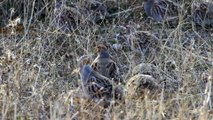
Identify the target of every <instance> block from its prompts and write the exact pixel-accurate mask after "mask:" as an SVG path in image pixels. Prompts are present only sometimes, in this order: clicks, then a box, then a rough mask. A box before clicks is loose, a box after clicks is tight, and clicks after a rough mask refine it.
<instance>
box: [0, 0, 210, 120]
mask: <svg viewBox="0 0 213 120" xmlns="http://www.w3.org/2000/svg"><path fill="white" fill-rule="evenodd" d="M186 2H187V1H186ZM186 2H185V1H183V2H181V4H184V3H186ZM68 3H69V2H68ZM74 3H75V4H77V5H78V6H81V5H83V4H84V2H82V1H74ZM103 3H104V4H106V6H107V7H108V8H110V10H109V11H110V12H111V14H114V15H115V16H114V17H113V18H110V20H109V21H104V23H102V24H101V23H97V24H93V23H91V22H89V20H87V17H88V18H89V16H88V13H85V14H84V13H83V12H82V11H81V17H82V18H79V19H80V21H79V23H78V27H77V29H76V30H74V31H72V32H68V33H65V32H63V31H61V30H59V28H57V27H54V25H53V23H54V19H55V18H56V16H54V13H53V9H54V2H49V1H47V0H30V1H26V0H3V2H1V1H0V5H1V7H2V10H4V12H5V14H6V15H5V16H4V17H5V18H4V21H2V22H1V21H0V22H1V23H0V25H1V30H0V119H2V120H4V119H14V120H15V119H18V120H25V119H42V120H43V119H44V120H45V119H52V120H56V119H57V120H61V119H62V120H63V119H67V120H69V119H79V120H81V119H83V120H84V119H85V120H88V119H89V120H95V119H102V118H104V119H115V120H117V119H125V120H146V119H163V120H166V119H172V120H176V119H180V120H190V119H191V120H194V119H195V120H198V119H199V120H211V119H213V105H212V104H213V94H212V90H213V83H212V82H213V81H212V74H213V67H212V64H213V34H212V33H211V30H210V28H209V29H207V30H204V29H202V28H201V27H199V26H198V27H196V26H193V25H192V21H190V20H189V21H185V20H181V19H180V21H179V23H178V25H176V27H174V28H170V27H168V26H167V25H166V24H158V23H156V22H154V21H152V20H150V19H149V18H147V17H146V15H145V14H144V11H143V8H142V1H140V0H135V1H131V2H129V1H127V0H126V1H125V0H121V1H118V2H115V1H110V0H105V1H104V0H103ZM3 5H4V6H3ZM5 5H6V6H5ZM12 8H14V13H11V11H10V10H12ZM0 10H1V9H0ZM0 13H1V11H0ZM0 17H1V16H0ZM17 17H18V18H21V23H23V24H21V25H16V24H15V23H13V24H12V22H10V23H9V20H15V18H17ZM180 18H181V15H180ZM13 22H17V21H13ZM8 24H12V25H10V27H7V28H6V27H5V26H6V25H8ZM141 31H146V32H147V33H149V34H151V35H153V36H154V37H156V38H157V39H158V44H153V43H152V42H153V41H151V40H153V38H152V37H153V36H152V37H151V38H142V37H141V36H140V35H138V34H137V33H140V32H141ZM143 40H144V41H145V42H144V43H143V42H142V43H139V42H140V41H143ZM99 43H103V44H105V45H107V46H108V47H109V51H110V54H111V55H112V56H113V58H114V60H115V61H116V63H117V64H118V66H119V68H120V72H121V74H122V76H123V78H124V79H125V81H126V82H128V79H129V78H130V77H131V70H132V69H133V67H134V66H136V65H137V64H139V63H152V64H155V65H156V66H157V67H158V68H160V69H161V70H162V71H164V73H165V74H167V75H169V76H172V77H173V78H174V79H176V80H177V81H179V82H180V84H179V86H178V89H177V90H176V91H175V93H172V94H169V93H166V92H164V91H161V93H159V95H158V96H157V97H156V98H155V99H150V97H149V96H148V95H149V94H148V93H147V94H145V96H144V99H129V98H130V97H129V96H125V104H123V103H121V104H117V105H111V106H110V107H109V108H103V107H102V106H99V105H98V104H97V103H95V102H93V101H90V100H88V99H87V98H86V97H85V95H84V93H83V91H82V89H81V86H80V85H81V84H80V80H79V76H78V74H75V72H73V70H75V69H76V68H77V67H78V66H77V65H78V64H77V59H78V58H79V57H80V56H81V55H85V54H86V55H91V56H92V57H93V58H95V57H96V54H95V53H94V47H95V46H96V45H97V44H99ZM140 45H142V46H143V48H141V47H140ZM147 46H148V47H147ZM156 49H158V50H157V51H155V50H156ZM159 49H160V50H159ZM145 50H148V51H145ZM169 61H170V62H171V61H172V62H171V63H173V64H172V65H173V66H172V68H171V66H169V65H171V64H167V63H169ZM167 65H168V66H167ZM174 66H175V67H174ZM124 87H125V86H124ZM125 91H128V89H125Z"/></svg>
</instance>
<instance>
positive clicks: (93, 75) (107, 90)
mask: <svg viewBox="0 0 213 120" xmlns="http://www.w3.org/2000/svg"><path fill="white" fill-rule="evenodd" d="M80 78H81V84H82V88H83V90H84V92H85V93H86V95H87V96H88V97H89V98H90V99H92V100H95V101H100V100H103V104H104V106H108V105H109V104H110V101H111V100H112V99H113V97H114V96H115V97H114V98H115V99H116V100H121V98H122V97H123V91H122V90H121V89H118V88H116V87H115V88H113V81H111V80H110V79H108V78H107V77H105V76H103V75H101V74H99V73H97V72H96V71H94V70H93V69H92V68H91V67H90V66H89V65H84V66H83V67H82V69H81V71H80Z"/></svg>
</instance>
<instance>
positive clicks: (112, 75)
mask: <svg viewBox="0 0 213 120" xmlns="http://www.w3.org/2000/svg"><path fill="white" fill-rule="evenodd" d="M96 52H97V53H98V56H97V57H96V59H95V60H94V61H93V63H92V65H91V66H92V68H93V70H95V71H97V72H98V73H100V74H101V75H103V76H105V77H107V78H109V79H112V80H113V81H114V82H116V83H119V82H121V83H122V82H123V81H122V79H121V76H120V74H119V70H118V66H117V65H116V63H115V62H114V61H113V60H112V58H111V56H110V54H109V52H108V51H107V47H106V46H104V45H98V46H97V47H96Z"/></svg>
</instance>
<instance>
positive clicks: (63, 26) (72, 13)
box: [54, 0, 81, 33]
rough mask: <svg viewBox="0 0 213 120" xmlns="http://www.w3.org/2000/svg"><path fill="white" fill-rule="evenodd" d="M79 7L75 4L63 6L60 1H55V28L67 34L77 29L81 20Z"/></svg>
mask: <svg viewBox="0 0 213 120" xmlns="http://www.w3.org/2000/svg"><path fill="white" fill-rule="evenodd" d="M79 11H80V10H79V7H78V6H77V5H76V4H71V5H70V6H67V5H65V3H64V2H63V1H62V0H56V3H55V8H54V16H55V17H56V18H55V26H56V27H57V28H59V29H60V30H62V31H64V32H66V33H69V32H72V31H73V30H75V29H76V28H77V25H78V22H79V20H80V18H81V13H80V12H79Z"/></svg>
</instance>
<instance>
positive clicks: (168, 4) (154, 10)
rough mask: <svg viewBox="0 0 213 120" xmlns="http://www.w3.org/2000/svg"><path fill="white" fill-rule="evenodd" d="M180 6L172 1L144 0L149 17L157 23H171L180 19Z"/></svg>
mask: <svg viewBox="0 0 213 120" xmlns="http://www.w3.org/2000/svg"><path fill="white" fill-rule="evenodd" d="M178 9H179V6H178V5H177V4H176V3H174V2H173V1H171V0H144V10H145V13H146V15H147V16H149V17H151V18H153V19H154V20H155V21H157V22H163V21H164V20H167V21H170V20H174V19H176V18H177V17H178Z"/></svg>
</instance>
